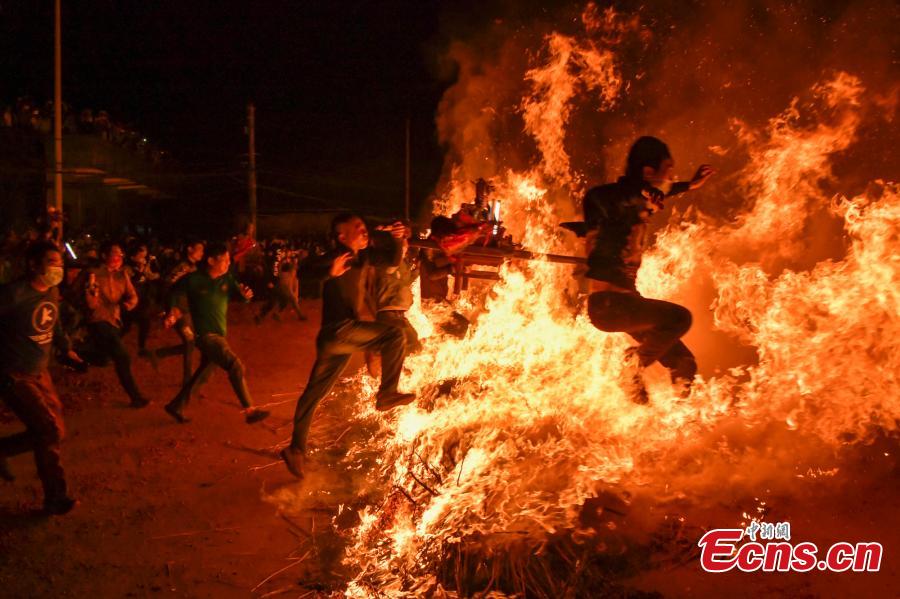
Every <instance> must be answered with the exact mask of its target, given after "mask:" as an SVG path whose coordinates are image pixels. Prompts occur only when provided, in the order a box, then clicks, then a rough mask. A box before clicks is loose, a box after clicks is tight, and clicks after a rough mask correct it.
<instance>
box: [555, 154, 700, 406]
mask: <svg viewBox="0 0 900 599" xmlns="http://www.w3.org/2000/svg"><path fill="white" fill-rule="evenodd" d="M674 168H675V162H674V161H673V160H672V154H671V153H670V152H669V148H668V146H666V144H665V143H663V142H662V141H661V140H659V139H657V138H655V137H641V138H640V139H638V140H637V141H636V142H634V144H633V145H632V146H631V150H630V151H629V152H628V159H627V164H626V171H625V176H623V177H620V178H619V180H618V181H617V182H615V183H610V184H607V185H601V186H599V187H594V188H593V189H591V190H589V191H588V192H587V194H586V195H585V198H584V222H583V223H567V224H566V225H568V226H567V228H569V229H571V230H573V231H575V232H576V233H577V234H578V235H579V236H584V237H585V245H586V247H587V256H588V272H587V277H588V278H589V279H591V291H592V293H591V295H590V297H589V299H588V315H589V316H590V318H591V322H592V323H593V324H594V326H595V327H597V328H598V329H600V330H601V331H607V332H623V333H628V334H629V335H631V337H632V338H633V339H634V340H635V341H637V343H638V345H637V346H636V347H634V348H632V349H631V350H630V351H629V356H630V357H631V358H636V370H634V371H631V374H630V376H629V378H630V380H629V381H628V382H629V383H630V384H631V385H632V400H633V401H635V402H636V403H641V404H644V403H647V402H648V401H649V396H648V395H647V389H646V387H645V386H644V381H643V377H642V369H643V368H644V367H647V366H649V365H651V364H653V363H654V362H657V361H658V362H659V363H660V364H662V365H663V366H665V367H666V368H668V369H669V373H670V376H671V378H672V382H673V384H675V385H679V386H681V387H682V389H683V390H684V391H685V392H687V391H688V390H689V389H690V385H691V383H692V381H693V379H694V375H695V374H696V373H697V363H696V361H695V360H694V355H693V354H692V353H691V351H690V350H689V349H688V348H687V346H686V345H685V344H684V342H682V341H681V337H682V336H683V335H684V334H685V333H687V332H688V329H690V327H691V313H690V312H689V311H688V310H687V308H684V307H683V306H679V305H677V304H673V303H671V302H665V301H661V300H654V299H649V298H645V297H643V296H641V294H640V293H638V291H637V289H636V288H635V278H636V277H637V272H638V268H640V266H641V256H642V254H643V252H644V248H645V246H646V242H647V227H648V222H649V221H650V217H651V215H652V214H654V213H655V212H657V211H659V210H660V209H662V205H663V200H664V199H665V198H667V197H672V196H675V195H678V194H682V193H684V192H686V191H688V190H693V189H698V188H699V187H701V186H702V185H703V184H704V183H705V182H706V180H707V179H708V178H709V177H710V176H711V175H712V174H713V172H714V171H713V169H712V167H711V166H709V165H708V164H704V165H701V166H700V168H699V169H698V170H697V173H696V174H695V175H694V178H693V179H691V180H690V181H689V182H679V183H675V182H673V171H674ZM566 225H564V226H566ZM573 225H574V226H573Z"/></svg>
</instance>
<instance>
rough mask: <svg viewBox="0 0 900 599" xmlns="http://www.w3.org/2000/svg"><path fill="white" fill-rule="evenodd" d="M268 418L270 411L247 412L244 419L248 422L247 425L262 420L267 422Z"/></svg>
mask: <svg viewBox="0 0 900 599" xmlns="http://www.w3.org/2000/svg"><path fill="white" fill-rule="evenodd" d="M268 417H269V412H268V410H253V411H252V412H247V416H246V417H244V420H245V421H246V422H247V424H255V423H257V422H259V421H260V420H265V419H266V418H268Z"/></svg>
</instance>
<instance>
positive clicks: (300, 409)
mask: <svg viewBox="0 0 900 599" xmlns="http://www.w3.org/2000/svg"><path fill="white" fill-rule="evenodd" d="M405 346H406V344H405V342H404V337H403V331H401V330H400V329H398V328H396V327H393V326H390V325H387V324H384V323H381V322H361V321H356V320H347V321H345V322H343V323H341V324H340V325H337V326H334V325H333V326H329V327H326V328H323V329H322V330H321V331H320V332H319V336H318V337H317V338H316V361H315V363H314V364H313V367H312V372H311V373H310V375H309V381H308V382H307V383H306V389H304V391H303V395H301V396H300V399H299V400H298V401H297V409H296V411H295V412H294V434H293V435H292V437H291V448H292V449H294V450H295V451H299V452H302V453H306V438H307V436H308V435H309V425H310V423H311V422H312V417H313V413H314V412H315V411H316V407H317V406H318V405H319V402H320V401H322V399H323V398H324V397H325V396H326V395H328V392H329V391H331V387H332V386H333V385H334V382H335V381H336V380H337V378H338V377H339V376H340V374H341V371H343V370H344V367H345V366H346V365H347V362H348V361H350V356H351V355H352V354H354V353H356V352H365V351H376V352H379V353H380V354H381V362H382V371H381V387H380V389H379V391H378V392H379V394H382V393H393V392H396V391H397V385H398V384H399V382H400V372H401V371H402V370H403V354H404V351H405Z"/></svg>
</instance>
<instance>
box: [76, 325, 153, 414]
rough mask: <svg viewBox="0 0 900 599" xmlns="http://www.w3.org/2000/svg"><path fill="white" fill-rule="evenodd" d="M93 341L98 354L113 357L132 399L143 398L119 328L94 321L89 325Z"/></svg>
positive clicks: (123, 385)
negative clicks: (135, 380) (132, 371)
mask: <svg viewBox="0 0 900 599" xmlns="http://www.w3.org/2000/svg"><path fill="white" fill-rule="evenodd" d="M88 332H89V334H90V338H91V343H92V345H93V346H94V351H95V352H96V353H97V355H98V356H99V357H100V358H101V359H102V360H105V359H107V358H109V359H112V361H113V364H114V365H115V367H116V375H118V377H119V382H120V383H121V384H122V388H123V389H125V393H127V394H128V397H130V398H131V400H132V401H137V400H140V399H141V393H140V391H138V388H137V383H135V382H134V375H133V374H132V373H131V355H130V354H129V353H128V350H127V349H126V348H125V344H124V343H122V335H121V332H120V331H119V328H118V327H116V326H113V325H111V324H110V323H108V322H92V323H90V324H89V325H88Z"/></svg>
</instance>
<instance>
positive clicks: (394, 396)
mask: <svg viewBox="0 0 900 599" xmlns="http://www.w3.org/2000/svg"><path fill="white" fill-rule="evenodd" d="M415 400H416V394H415V393H400V392H399V391H394V392H393V393H384V394H382V393H379V394H378V396H377V397H376V399H375V409H376V410H378V411H380V412H386V411H387V410H390V409H393V408H396V407H398V406H405V405H407V404H411V403H412V402H414V401H415Z"/></svg>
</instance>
